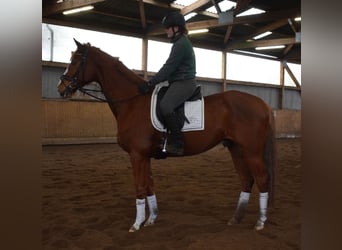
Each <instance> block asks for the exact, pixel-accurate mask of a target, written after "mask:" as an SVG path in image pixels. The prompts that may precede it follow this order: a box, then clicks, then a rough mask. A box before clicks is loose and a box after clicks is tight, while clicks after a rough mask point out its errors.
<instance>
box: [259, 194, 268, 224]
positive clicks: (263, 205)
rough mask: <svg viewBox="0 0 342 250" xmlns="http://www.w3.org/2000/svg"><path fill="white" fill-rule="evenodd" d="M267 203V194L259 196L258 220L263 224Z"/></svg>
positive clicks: (265, 217)
mask: <svg viewBox="0 0 342 250" xmlns="http://www.w3.org/2000/svg"><path fill="white" fill-rule="evenodd" d="M267 202H268V192H266V193H260V194H259V206H260V218H259V220H260V221H262V222H265V221H266V219H267V216H266V213H267Z"/></svg>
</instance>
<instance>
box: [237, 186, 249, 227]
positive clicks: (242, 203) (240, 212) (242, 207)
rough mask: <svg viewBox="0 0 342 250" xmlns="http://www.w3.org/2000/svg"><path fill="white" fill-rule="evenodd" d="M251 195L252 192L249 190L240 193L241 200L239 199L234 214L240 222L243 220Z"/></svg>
mask: <svg viewBox="0 0 342 250" xmlns="http://www.w3.org/2000/svg"><path fill="white" fill-rule="evenodd" d="M250 195H251V194H250V193H247V192H241V193H240V197H239V201H238V204H237V207H236V211H235V216H234V217H235V219H236V220H237V221H238V222H239V221H241V220H242V218H243V217H244V215H245V211H246V207H247V205H248V201H249V197H250Z"/></svg>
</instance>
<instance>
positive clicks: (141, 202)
mask: <svg viewBox="0 0 342 250" xmlns="http://www.w3.org/2000/svg"><path fill="white" fill-rule="evenodd" d="M75 42H76V45H77V49H76V51H74V52H73V54H72V57H71V62H70V64H69V65H68V67H67V69H66V71H65V73H64V74H63V75H62V76H61V80H60V82H59V83H58V92H59V93H60V95H61V96H63V97H71V96H72V94H73V93H75V92H76V91H77V90H81V91H84V89H83V86H85V85H86V84H88V83H90V82H97V83H99V84H100V86H101V88H102V92H103V94H104V96H105V98H106V101H107V102H108V104H109V107H110V109H111V111H112V112H113V114H114V116H115V118H116V121H117V129H118V131H117V140H118V144H119V145H120V146H121V148H122V149H123V150H125V151H126V152H127V153H128V154H129V156H130V161H131V164H132V168H133V175H134V184H135V191H136V219H135V222H134V224H133V225H132V226H131V228H130V229H129V231H130V232H134V231H137V230H139V229H140V227H141V225H144V226H149V225H153V224H154V222H155V220H156V218H157V214H158V206H157V199H156V195H155V190H154V183H153V177H152V171H151V165H150V164H151V160H150V159H151V158H152V157H155V156H156V154H157V153H158V152H159V151H160V145H159V144H160V140H161V138H162V133H161V132H159V131H157V130H156V129H154V128H153V126H152V123H151V120H150V101H151V93H149V94H147V95H141V94H139V91H138V86H139V85H141V84H145V83H146V81H145V80H144V79H143V78H141V77H140V76H138V75H136V74H135V73H134V72H132V71H131V70H129V69H128V68H127V67H125V66H124V65H123V64H122V63H121V62H120V61H119V60H118V59H117V58H114V57H112V56H110V55H108V54H107V53H105V52H103V51H101V50H100V49H99V48H96V47H93V46H91V45H90V44H89V43H87V44H80V43H79V42H78V41H76V40H75ZM204 101H205V102H204V103H205V111H204V112H205V114H204V117H205V120H204V124H205V129H204V130H202V131H190V132H185V133H184V144H185V145H184V156H189V155H195V154H199V153H202V152H204V151H206V150H208V149H210V148H212V147H214V146H216V145H217V144H219V143H223V145H224V146H226V147H227V148H228V149H229V151H230V153H231V156H232V159H233V162H234V165H235V168H236V170H237V173H238V175H239V177H240V182H241V192H240V196H239V198H238V202H237V207H236V210H235V213H234V215H233V217H232V219H230V221H229V222H228V225H233V224H236V223H239V222H240V221H241V219H242V218H243V216H244V214H245V209H246V206H247V203H248V200H249V195H250V193H251V190H252V186H253V184H254V181H255V182H256V185H257V187H258V189H259V206H260V210H259V217H258V219H257V223H256V224H255V229H256V230H260V229H263V228H264V223H265V221H266V212H267V207H268V205H270V204H272V201H273V194H274V192H273V189H274V188H273V187H274V168H275V165H276V161H275V139H274V118H273V113H272V110H271V108H270V107H269V106H268V105H267V104H266V103H265V102H264V101H262V100H261V99H260V98H258V97H255V96H253V95H250V94H247V93H242V92H239V91H227V92H224V93H218V94H213V95H210V96H206V97H204ZM169 156H171V157H172V156H173V155H169ZM146 201H147V205H148V208H149V217H148V218H147V219H146V217H145V216H146V211H145V202H146Z"/></svg>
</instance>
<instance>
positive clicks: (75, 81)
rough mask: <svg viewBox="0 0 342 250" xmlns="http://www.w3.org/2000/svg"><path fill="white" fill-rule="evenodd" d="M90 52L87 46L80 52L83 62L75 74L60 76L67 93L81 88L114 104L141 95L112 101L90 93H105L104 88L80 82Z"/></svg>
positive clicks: (82, 90) (83, 91)
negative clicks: (85, 86)
mask: <svg viewBox="0 0 342 250" xmlns="http://www.w3.org/2000/svg"><path fill="white" fill-rule="evenodd" d="M88 53H89V47H87V46H85V51H84V52H83V53H80V55H81V62H80V63H79V65H78V68H77V70H76V72H75V73H74V74H73V76H67V75H66V74H63V75H62V76H61V77H60V80H61V83H62V84H63V85H64V87H65V93H66V94H68V93H73V92H74V91H76V90H79V91H80V92H82V93H84V94H86V95H88V96H91V97H93V98H95V99H96V100H99V101H101V102H108V103H113V104H118V103H122V102H126V101H130V100H133V99H135V98H136V97H138V96H140V94H139V93H138V94H136V95H134V96H132V97H128V98H124V99H120V100H114V101H112V100H110V101H108V100H107V99H104V98H100V97H98V96H96V95H93V94H91V93H89V92H101V93H103V91H102V90H94V89H88V88H84V87H82V86H81V84H80V83H79V82H80V80H79V75H80V73H81V71H82V79H84V74H85V66H86V62H87V56H88ZM71 63H72V62H71ZM64 80H67V81H69V82H70V84H68V85H66V84H65V83H64Z"/></svg>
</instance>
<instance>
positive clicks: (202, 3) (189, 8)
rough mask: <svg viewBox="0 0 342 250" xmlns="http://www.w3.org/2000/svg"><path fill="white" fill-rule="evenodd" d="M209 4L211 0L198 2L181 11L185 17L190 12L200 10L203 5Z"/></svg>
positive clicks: (199, 0)
mask: <svg viewBox="0 0 342 250" xmlns="http://www.w3.org/2000/svg"><path fill="white" fill-rule="evenodd" d="M208 2H210V0H198V1H196V2H194V3H192V4H190V5H188V6H185V7H183V8H182V9H181V13H182V15H183V16H185V15H186V14H189V13H190V12H194V11H196V10H198V9H199V8H201V7H202V6H203V5H205V4H207V3H208Z"/></svg>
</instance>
